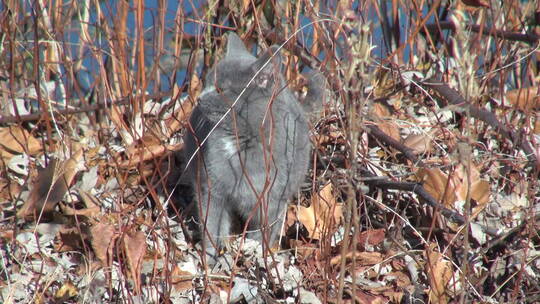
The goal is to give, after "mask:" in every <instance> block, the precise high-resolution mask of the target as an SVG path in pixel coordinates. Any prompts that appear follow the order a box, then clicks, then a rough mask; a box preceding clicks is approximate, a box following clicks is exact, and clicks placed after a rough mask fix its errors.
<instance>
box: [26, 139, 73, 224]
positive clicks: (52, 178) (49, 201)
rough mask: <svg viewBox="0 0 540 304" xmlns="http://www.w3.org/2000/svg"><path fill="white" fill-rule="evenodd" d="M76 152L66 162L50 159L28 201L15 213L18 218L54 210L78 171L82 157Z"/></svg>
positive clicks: (33, 186) (39, 174)
mask: <svg viewBox="0 0 540 304" xmlns="http://www.w3.org/2000/svg"><path fill="white" fill-rule="evenodd" d="M82 152H83V151H82V149H79V150H77V151H76V152H75V153H74V155H73V156H72V157H71V158H70V159H68V160H67V161H64V162H62V161H58V160H56V159H51V160H50V162H49V164H48V165H47V167H46V168H45V169H43V170H41V171H40V172H39V173H38V176H37V178H36V181H35V182H34V184H33V185H32V189H31V191H30V195H29V197H28V200H27V201H26V202H25V203H24V205H23V206H22V207H21V209H20V210H19V211H18V212H17V216H18V217H29V216H33V215H34V214H36V215H39V216H40V215H42V214H48V213H50V212H52V211H53V210H54V208H55V207H56V204H58V202H60V201H61V200H62V199H63V198H64V195H65V194H66V192H67V190H68V187H69V185H70V184H71V181H72V180H73V177H75V174H76V173H77V171H78V166H77V163H78V162H79V160H80V159H81V157H82Z"/></svg>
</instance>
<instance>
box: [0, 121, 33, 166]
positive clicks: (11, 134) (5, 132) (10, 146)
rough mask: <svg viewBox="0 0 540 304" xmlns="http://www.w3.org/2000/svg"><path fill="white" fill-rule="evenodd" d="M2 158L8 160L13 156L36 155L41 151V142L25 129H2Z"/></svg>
mask: <svg viewBox="0 0 540 304" xmlns="http://www.w3.org/2000/svg"><path fill="white" fill-rule="evenodd" d="M0 138H1V139H2V140H0V147H1V149H0V157H2V158H7V157H11V156H13V154H20V153H24V152H26V153H28V154H29V155H35V154H37V153H38V152H40V151H41V144H40V142H39V141H38V140H37V139H36V138H35V137H34V136H32V134H30V133H29V132H28V131H26V130H25V129H23V128H21V127H18V126H11V127H7V128H0Z"/></svg>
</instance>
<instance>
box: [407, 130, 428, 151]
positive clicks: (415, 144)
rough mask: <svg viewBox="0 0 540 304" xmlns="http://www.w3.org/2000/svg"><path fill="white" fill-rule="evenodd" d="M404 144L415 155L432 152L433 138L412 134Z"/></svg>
mask: <svg viewBox="0 0 540 304" xmlns="http://www.w3.org/2000/svg"><path fill="white" fill-rule="evenodd" d="M403 144H404V145H405V146H407V147H409V148H411V149H412V150H413V151H414V153H415V154H423V153H427V152H431V148H432V145H431V138H430V137H429V136H428V135H426V134H410V135H409V136H407V138H405V140H404V141H403Z"/></svg>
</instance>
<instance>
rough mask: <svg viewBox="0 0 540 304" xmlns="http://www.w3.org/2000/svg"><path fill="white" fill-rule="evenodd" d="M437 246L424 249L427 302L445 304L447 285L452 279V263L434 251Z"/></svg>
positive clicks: (432, 245)
mask: <svg viewBox="0 0 540 304" xmlns="http://www.w3.org/2000/svg"><path fill="white" fill-rule="evenodd" d="M436 248H437V245H436V244H431V245H430V247H429V248H427V249H426V252H425V254H426V257H427V260H426V261H427V263H426V266H425V268H426V269H425V271H426V273H427V274H428V279H429V286H430V287H431V288H430V289H429V292H428V295H429V302H430V303H439V304H446V303H448V299H449V295H448V292H447V290H448V288H449V287H448V283H449V282H450V279H452V263H451V262H449V261H447V260H446V259H445V258H444V256H443V255H442V254H441V253H440V252H438V251H436Z"/></svg>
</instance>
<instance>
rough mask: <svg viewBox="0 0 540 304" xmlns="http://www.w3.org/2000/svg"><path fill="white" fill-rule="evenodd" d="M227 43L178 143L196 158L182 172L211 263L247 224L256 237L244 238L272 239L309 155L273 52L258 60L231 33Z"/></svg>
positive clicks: (297, 109)
mask: <svg viewBox="0 0 540 304" xmlns="http://www.w3.org/2000/svg"><path fill="white" fill-rule="evenodd" d="M228 39H229V40H228V43H227V52H226V56H225V58H224V59H222V60H221V61H219V62H218V63H217V64H216V65H215V66H214V68H213V69H211V70H210V71H209V73H208V75H207V77H206V79H205V90H204V91H203V93H202V94H201V96H200V99H199V103H198V105H197V107H195V109H194V110H193V112H192V114H191V118H190V130H188V131H187V132H186V135H185V138H184V142H185V148H184V156H185V159H186V160H189V159H191V158H192V156H193V155H194V157H193V159H192V160H191V162H190V163H189V165H188V167H187V173H188V177H189V179H190V180H191V182H192V185H193V189H194V193H195V200H196V201H197V202H198V206H199V207H198V208H199V217H200V221H201V230H202V231H203V233H202V236H203V241H204V245H205V247H206V253H207V254H208V255H209V256H210V258H211V260H210V262H211V263H212V262H213V261H215V257H216V252H217V251H216V249H219V248H221V247H222V245H223V240H224V238H226V237H228V236H231V235H232V234H233V232H236V231H233V228H235V227H236V228H238V226H240V228H241V230H240V232H241V231H242V230H243V228H244V226H243V225H244V224H246V223H247V225H248V231H255V232H253V233H250V234H249V237H250V238H253V239H257V240H260V241H263V240H264V241H265V243H266V244H268V245H272V244H273V243H274V241H276V238H277V237H278V235H279V231H280V228H281V222H282V219H283V217H284V216H285V211H286V206H287V202H288V200H290V199H291V197H292V196H293V195H294V193H295V192H296V191H297V190H298V188H299V186H300V183H301V182H302V181H303V180H304V178H305V175H306V173H307V170H308V162H309V158H310V154H311V153H310V151H311V143H310V140H309V127H308V121H307V118H306V114H305V112H304V110H303V108H302V106H301V105H300V104H299V103H298V102H297V100H296V98H295V97H294V95H293V94H292V93H291V92H290V90H289V89H287V88H286V85H285V81H284V80H283V77H282V75H281V72H280V71H279V69H280V65H281V63H280V58H279V55H277V54H276V55H275V56H274V57H272V54H273V53H275V51H276V50H277V48H276V47H275V46H274V47H271V48H270V49H269V50H267V51H266V52H264V53H263V54H262V56H261V57H260V58H258V59H257V58H256V57H254V56H253V55H251V54H250V53H249V52H248V51H247V50H246V48H245V46H244V44H243V43H242V41H241V40H240V38H239V37H238V36H237V35H236V34H234V33H231V34H230V35H229V38H228ZM265 64H266V65H265ZM263 66H264V67H263ZM259 70H261V71H260V72H259V74H257V75H256V76H255V74H256V73H257V71H259ZM250 81H251V83H250ZM248 83H250V85H249V86H247V84H248ZM246 86H247V88H246ZM244 89H245V91H244ZM242 91H244V92H243V93H242V94H241V92H242ZM240 94H241V95H240ZM239 95H240V97H239V98H238V96H239ZM237 99H238V100H237ZM236 100H237V101H236ZM235 101H236V103H235ZM229 109H231V110H230V112H229V113H228V114H227V111H228V110H229ZM220 120H221V122H219V121H220ZM218 122H219V123H218ZM216 125H217V126H216ZM205 138H207V139H206V141H205V142H204V143H203V141H204V140H205ZM201 143H202V145H201ZM199 145H201V146H200V149H199V150H198V151H197V147H199ZM238 224H240V225H238ZM263 235H264V239H263Z"/></svg>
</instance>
